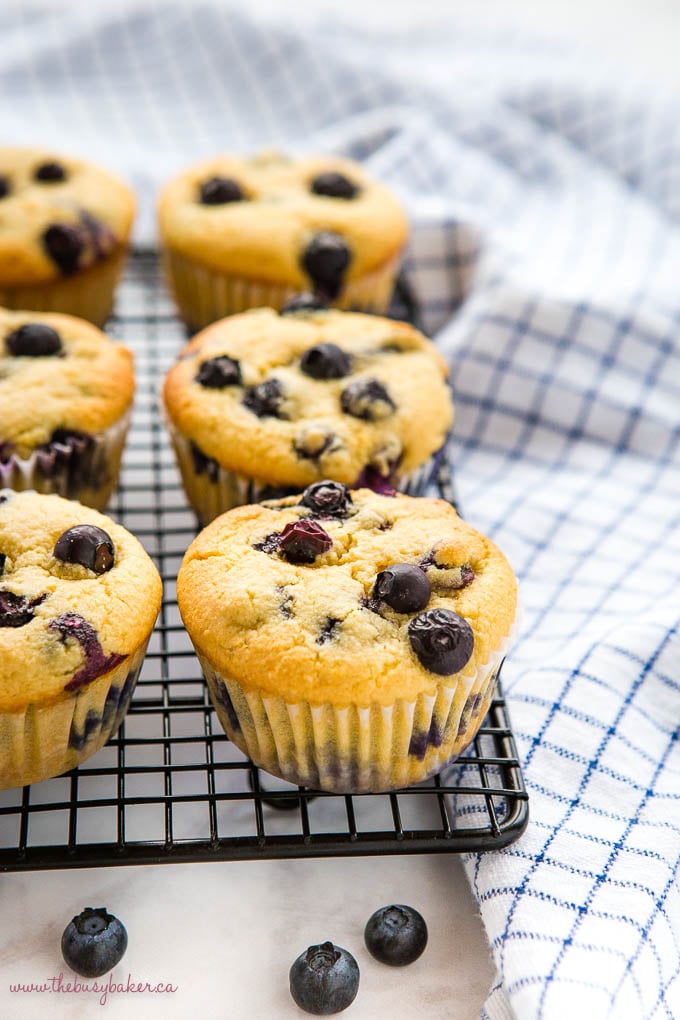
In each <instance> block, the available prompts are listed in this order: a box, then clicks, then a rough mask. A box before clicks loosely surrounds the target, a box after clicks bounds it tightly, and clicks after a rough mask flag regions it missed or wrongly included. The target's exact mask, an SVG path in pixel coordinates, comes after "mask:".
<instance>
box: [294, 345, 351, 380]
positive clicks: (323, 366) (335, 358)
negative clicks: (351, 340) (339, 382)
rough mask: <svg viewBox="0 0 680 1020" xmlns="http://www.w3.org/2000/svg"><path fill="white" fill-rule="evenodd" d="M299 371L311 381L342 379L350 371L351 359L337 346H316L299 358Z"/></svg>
mask: <svg viewBox="0 0 680 1020" xmlns="http://www.w3.org/2000/svg"><path fill="white" fill-rule="evenodd" d="M300 371H302V372H304V373H305V375H309V376H311V377H312V379H342V378H343V376H346V375H349V373H350V372H351V371H352V358H351V355H349V354H347V352H346V351H343V349H342V347H338V345H337V344H316V345H315V346H314V347H309V348H308V349H307V350H306V351H305V353H304V354H303V355H302V357H301V358H300Z"/></svg>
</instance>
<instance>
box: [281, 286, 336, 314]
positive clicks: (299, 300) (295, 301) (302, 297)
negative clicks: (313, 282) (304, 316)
mask: <svg viewBox="0 0 680 1020" xmlns="http://www.w3.org/2000/svg"><path fill="white" fill-rule="evenodd" d="M327 308H328V302H327V301H326V300H325V299H324V298H323V297H321V295H320V294H310V293H309V292H308V291H304V292H303V293H302V294H294V295H293V297H292V298H289V299H288V301H286V303H285V305H284V306H283V308H282V309H281V313H280V314H281V315H295V314H296V313H297V312H325V311H326V309H327Z"/></svg>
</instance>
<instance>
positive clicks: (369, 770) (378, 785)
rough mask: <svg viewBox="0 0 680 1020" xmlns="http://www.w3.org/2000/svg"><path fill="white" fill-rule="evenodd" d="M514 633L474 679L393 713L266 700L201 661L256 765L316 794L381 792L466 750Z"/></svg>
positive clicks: (402, 704)
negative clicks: (308, 788)
mask: <svg viewBox="0 0 680 1020" xmlns="http://www.w3.org/2000/svg"><path fill="white" fill-rule="evenodd" d="M513 633H514V627H513V631H512V632H511V634H510V635H508V637H507V638H506V639H505V640H504V641H503V642H502V643H501V645H500V647H499V648H498V649H497V650H496V651H495V652H493V653H492V654H491V655H490V656H489V659H488V661H487V662H485V663H484V664H482V665H480V666H479V667H478V669H477V670H476V672H475V673H474V675H472V676H462V675H459V676H457V677H456V678H453V679H449V680H448V681H445V680H442V682H441V683H439V685H438V688H437V693H436V695H434V696H432V695H426V694H421V695H419V696H418V697H417V698H416V699H415V700H413V701H409V700H406V699H403V698H402V699H398V700H397V701H395V702H394V704H392V705H388V706H385V705H379V704H373V705H371V706H369V707H360V706H358V705H350V706H348V707H344V708H335V707H334V706H333V705H331V704H329V703H326V704H323V705H311V704H309V702H306V701H301V702H296V703H292V704H291V703H289V702H287V701H285V700H284V699H283V698H281V697H275V696H270V695H267V696H264V697H263V696H261V695H260V694H259V693H257V692H256V691H245V690H244V689H243V688H242V687H241V685H240V683H239V682H238V681H237V680H235V679H234V678H232V677H229V676H225V675H224V674H222V673H220V672H218V671H217V670H215V669H214V668H213V667H212V666H211V664H210V662H209V661H208V660H207V659H206V657H205V656H204V655H202V653H200V652H199V651H198V650H196V654H197V655H198V659H199V661H200V663H201V666H202V668H203V672H204V675H205V678H206V680H207V682H208V688H209V691H210V697H211V700H212V703H213V705H214V707H215V711H216V712H217V716H218V718H219V721H220V723H221V725H222V726H223V728H224V730H225V732H226V733H227V736H228V737H229V739H230V740H231V741H233V743H234V744H236V746H237V747H239V748H240V749H241V751H243V752H244V754H247V755H248V757H249V758H250V759H251V760H252V761H253V762H254V763H255V764H256V765H258V766H260V767H261V768H263V769H265V770H266V771H267V772H270V773H271V774H272V775H275V776H278V777H279V778H281V779H285V780H288V782H290V783H294V784H296V785H301V786H307V787H310V788H311V789H315V790H326V791H329V792H332V793H379V792H384V791H387V790H393V789H397V788H399V787H402V786H409V785H411V784H413V783H418V782H421V781H422V780H424V779H427V778H428V777H429V776H432V775H435V774H436V773H438V772H440V771H441V770H442V769H444V768H445V767H446V766H447V765H448V764H450V763H451V762H452V761H453V760H454V759H455V758H457V757H458V756H459V755H460V754H461V753H462V752H463V751H464V750H465V748H466V747H467V746H468V744H469V743H470V741H471V740H472V739H473V737H474V736H475V734H476V733H477V730H478V729H479V727H480V725H481V723H482V720H483V719H484V716H485V715H486V712H487V710H488V708H489V704H490V702H491V699H492V697H493V693H494V690H495V682H496V674H497V672H498V668H499V665H500V663H501V661H502V659H503V658H504V656H505V654H506V652H507V649H508V647H509V645H510V643H511V640H512V636H513Z"/></svg>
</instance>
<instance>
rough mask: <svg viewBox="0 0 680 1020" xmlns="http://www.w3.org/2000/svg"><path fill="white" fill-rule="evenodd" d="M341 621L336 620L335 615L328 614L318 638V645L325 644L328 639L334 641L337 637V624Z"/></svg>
mask: <svg viewBox="0 0 680 1020" xmlns="http://www.w3.org/2000/svg"><path fill="white" fill-rule="evenodd" d="M341 622H342V621H341V620H336V619H335V617H334V616H327V617H326V620H325V622H324V624H323V626H322V628H321V630H320V631H319V634H318V637H317V639H316V643H317V645H325V644H326V642H327V641H332V640H333V638H334V637H335V631H336V629H337V626H338V624H339V623H341Z"/></svg>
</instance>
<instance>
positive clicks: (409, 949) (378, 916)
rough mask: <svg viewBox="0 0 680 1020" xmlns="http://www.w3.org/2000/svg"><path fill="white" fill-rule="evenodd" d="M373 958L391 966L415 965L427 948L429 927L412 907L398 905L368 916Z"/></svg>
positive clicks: (366, 935)
mask: <svg viewBox="0 0 680 1020" xmlns="http://www.w3.org/2000/svg"><path fill="white" fill-rule="evenodd" d="M364 939H365V941H366V948H367V949H368V951H369V953H370V954H371V956H374V957H375V958H376V960H380V962H381V963H388V964H389V965H390V966H391V967H404V966H405V965H406V964H407V963H413V961H414V960H417V959H418V957H419V956H421V955H422V953H423V952H424V950H425V946H426V945H427V925H426V924H425V921H424V919H423V917H422V915H421V914H419V913H418V911H417V910H414V909H413V907H406V906H404V905H403V904H398V905H394V906H390V907H381V909H380V910H376V912H375V913H374V914H372V915H371V917H369V919H368V922H367V924H366V928H365V929H364Z"/></svg>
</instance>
